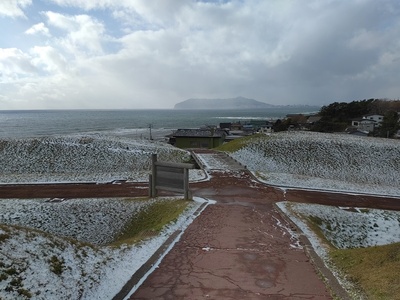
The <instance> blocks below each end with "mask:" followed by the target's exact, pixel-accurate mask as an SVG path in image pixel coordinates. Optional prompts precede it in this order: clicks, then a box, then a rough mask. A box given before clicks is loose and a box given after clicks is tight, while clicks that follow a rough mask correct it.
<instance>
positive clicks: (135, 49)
mask: <svg viewBox="0 0 400 300" xmlns="http://www.w3.org/2000/svg"><path fill="white" fill-rule="evenodd" d="M399 70H400V1H398V0H380V1H377V0H307V1H298V0H232V1H229V0H215V1H210V0H209V1H206V0H202V1H200V0H199V1H196V0H159V1H156V0H119V1H115V0H1V1H0V109H52V108H85V109H86V108H99V109H103V108H117V109H123V108H172V107H173V105H174V104H175V103H177V102H180V101H183V100H185V99H188V98H231V97H236V96H244V97H248V98H253V99H256V100H259V101H264V102H267V103H271V104H310V105H324V104H329V103H331V102H334V101H352V100H361V99H365V98H390V99H398V98H399V97H400V71H399Z"/></svg>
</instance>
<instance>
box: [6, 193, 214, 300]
mask: <svg viewBox="0 0 400 300" xmlns="http://www.w3.org/2000/svg"><path fill="white" fill-rule="evenodd" d="M102 200H104V201H102ZM109 200H110V199H91V200H88V203H87V204H85V203H84V202H85V200H74V201H71V200H66V201H60V202H52V203H50V202H45V201H44V200H40V199H34V200H15V199H14V200H7V199H5V200H0V202H1V203H2V208H1V209H2V213H4V214H5V215H6V217H5V220H8V222H10V223H11V224H14V225H0V261H1V265H0V273H1V275H2V276H4V275H5V276H6V278H5V279H4V278H3V280H1V281H0V298H2V299H16V298H21V297H22V295H23V294H24V293H29V294H30V295H31V296H32V297H33V298H34V299H111V298H112V297H113V296H114V295H115V294H116V293H118V292H119V291H120V289H121V288H122V286H123V285H124V284H125V282H127V280H128V279H129V278H130V277H131V276H132V274H134V273H135V272H136V270H138V269H139V268H140V267H141V266H142V265H143V264H144V263H145V262H146V261H147V260H148V259H149V258H150V257H151V255H152V254H153V253H154V251H155V250H156V249H158V248H159V247H160V246H161V245H162V244H163V243H164V242H165V241H166V240H167V238H168V237H169V236H170V235H171V234H172V233H173V232H175V231H177V230H182V231H183V230H184V229H185V228H186V227H187V226H188V225H189V224H190V223H191V222H192V221H193V219H194V218H195V217H196V215H194V213H195V212H196V211H197V209H198V208H199V207H200V205H201V204H202V202H201V201H204V200H201V199H199V198H196V199H195V201H193V202H191V204H190V205H189V207H188V208H187V209H186V211H185V212H184V213H183V214H182V215H181V216H180V217H179V218H178V220H177V221H175V222H172V223H171V224H169V225H168V226H166V227H165V228H164V229H163V230H162V231H161V233H160V234H159V235H158V236H157V237H154V238H150V239H148V240H145V241H143V242H141V243H140V244H137V245H133V246H127V245H123V246H121V247H107V246H93V245H89V244H87V243H82V242H78V241H75V240H71V239H65V238H61V237H58V236H55V235H53V234H51V233H46V232H45V231H44V230H46V231H48V232H52V231H54V230H55V231H56V232H57V234H61V235H62V234H64V233H65V235H69V230H71V229H70V228H62V227H65V226H68V225H67V224H64V225H62V226H57V225H56V224H57V221H60V222H61V223H62V222H64V221H65V222H67V219H68V216H69V215H71V216H74V217H73V218H74V220H73V221H72V222H71V223H74V222H77V223H78V224H80V225H79V227H80V228H82V229H83V231H85V232H86V233H85V235H84V238H86V239H88V240H97V237H94V235H98V234H100V233H99V230H98V228H96V227H98V226H100V227H101V225H99V224H101V223H102V222H107V224H108V225H110V226H112V227H113V226H114V225H113V223H114V222H118V217H117V216H116V214H118V213H120V214H122V215H124V214H128V213H127V212H126V211H129V210H130V211H131V212H134V211H136V210H137V209H143V207H144V206H145V205H139V208H132V207H130V206H134V205H133V202H132V203H130V204H128V203H124V204H121V203H123V202H125V200H124V199H119V200H118V199H113V201H114V202H115V203H114V204H115V206H116V207H117V208H115V209H114V208H112V202H111V201H109ZM70 201H71V202H70ZM96 201H98V202H97V203H96ZM156 201H158V200H156ZM159 201H168V199H163V200H159ZM118 202H120V203H118ZM4 203H5V204H4ZM12 203H14V204H15V207H14V208H13V207H12ZM210 203H211V202H210ZM136 204H138V203H136ZM101 205H105V206H106V208H105V209H104V210H103V209H102V208H101ZM52 206H53V207H52ZM91 206H94V208H90V207H91ZM80 208H83V209H82V211H81V212H79V211H78V210H79V209H80ZM18 210H20V211H19V212H18ZM29 211H34V214H32V213H31V214H30V216H29V214H28V213H27V212H29ZM88 211H90V212H91V213H93V214H96V216H91V217H89V214H88ZM108 213H109V214H111V215H112V216H113V219H112V220H111V219H108V217H107V214H108ZM49 214H50V215H49ZM63 214H65V215H63ZM52 218H53V219H54V220H52ZM96 218H98V219H99V220H100V221H97V220H96ZM124 218H125V217H123V219H124ZM55 220H57V221H55ZM63 220H64V221H63ZM70 221H71V220H70ZM85 221H86V223H85ZM2 222H4V219H3V221H2ZM24 222H27V223H29V225H30V226H36V227H37V228H40V229H41V230H43V231H37V230H32V229H27V228H26V227H25V226H26V225H25V224H24ZM15 224H18V226H16V225H15ZM19 225H22V226H24V227H21V226H19ZM73 226H74V225H73ZM53 227H59V228H56V229H54V228H53ZM102 228H103V229H104V228H105V227H102ZM78 231H79V229H76V230H75V229H72V230H71V232H75V233H76V234H77V233H78ZM110 234H112V233H110ZM91 235H93V236H91ZM100 240H101V239H100Z"/></svg>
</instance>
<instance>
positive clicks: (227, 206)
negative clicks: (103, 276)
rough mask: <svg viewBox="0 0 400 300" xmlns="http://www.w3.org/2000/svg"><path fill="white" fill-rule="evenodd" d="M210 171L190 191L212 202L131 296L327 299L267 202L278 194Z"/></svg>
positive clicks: (242, 176)
mask: <svg viewBox="0 0 400 300" xmlns="http://www.w3.org/2000/svg"><path fill="white" fill-rule="evenodd" d="M203 154H204V153H203ZM203 154H202V155H203ZM200 156H201V155H200ZM210 157H212V160H214V159H215V156H210ZM203 158H204V156H203ZM206 163H207V164H209V163H210V160H208V162H206ZM219 163H221V164H222V163H223V162H222V161H220V162H219ZM214 164H218V162H216V161H214ZM209 169H212V168H209ZM217 169H218V168H217ZM210 175H211V181H209V182H205V183H200V184H196V185H194V186H193V187H192V190H193V192H194V195H195V196H199V197H205V198H210V199H213V200H216V201H217V204H215V205H210V206H208V207H207V208H206V209H205V210H204V211H203V213H202V214H201V215H200V216H199V217H198V218H197V219H196V220H195V221H194V222H193V223H192V224H191V225H190V226H189V227H188V229H187V230H186V231H185V233H184V234H183V236H182V237H181V239H180V241H179V242H178V243H177V244H176V245H175V246H174V248H173V249H172V250H171V251H170V252H169V253H168V254H167V255H166V256H165V257H164V259H163V261H162V262H161V264H160V266H159V268H158V269H156V270H155V271H154V272H153V273H152V274H150V276H149V277H148V278H147V280H146V281H145V282H144V283H143V284H142V285H141V286H140V287H139V289H138V290H137V291H136V292H135V293H134V294H133V295H132V296H131V298H130V299H332V297H331V295H330V292H329V291H328V290H327V288H326V286H325V285H324V283H323V282H322V280H321V278H320V276H319V275H318V274H317V271H316V269H315V268H314V266H313V265H312V263H311V262H310V259H309V257H308V256H307V255H306V253H305V251H304V249H303V248H302V247H301V246H299V241H298V240H297V239H295V238H293V236H292V235H291V232H292V231H291V229H290V227H291V224H289V223H287V222H286V221H285V220H284V219H282V217H281V215H280V214H279V213H278V211H277V210H276V209H275V208H274V206H273V203H274V202H276V201H279V200H282V199H283V194H282V193H281V192H279V191H278V190H276V189H273V188H268V187H265V186H264V185H262V184H260V183H258V182H256V181H254V180H253V179H252V177H251V176H250V174H248V173H247V172H246V171H243V170H240V168H239V169H236V170H234V171H231V172H227V171H220V170H214V171H210Z"/></svg>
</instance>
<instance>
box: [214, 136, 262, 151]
mask: <svg viewBox="0 0 400 300" xmlns="http://www.w3.org/2000/svg"><path fill="white" fill-rule="evenodd" d="M268 138H270V137H268V136H266V135H265V134H254V135H250V136H245V137H242V138H238V139H235V140H232V141H230V142H228V143H225V144H223V145H221V146H219V147H217V148H215V149H216V150H219V151H226V152H235V151H238V150H240V149H241V148H243V147H245V146H247V145H248V144H249V143H251V142H253V141H257V140H260V139H268Z"/></svg>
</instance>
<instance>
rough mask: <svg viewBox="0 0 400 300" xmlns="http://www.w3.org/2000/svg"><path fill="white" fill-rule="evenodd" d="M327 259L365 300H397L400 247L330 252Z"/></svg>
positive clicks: (399, 244)
mask: <svg viewBox="0 0 400 300" xmlns="http://www.w3.org/2000/svg"><path fill="white" fill-rule="evenodd" d="M331 258H332V261H333V262H334V264H335V265H336V266H338V267H339V268H340V269H341V270H342V271H343V272H344V273H345V274H346V275H347V277H348V279H349V280H351V281H352V282H353V283H355V284H356V286H357V287H358V288H360V289H361V290H362V291H363V292H364V293H365V295H366V297H367V298H368V299H382V300H384V299H400V276H399V275H400V274H399V270H400V243H396V244H391V245H385V246H376V247H369V248H358V249H340V250H339V249H338V250H333V251H332V252H331Z"/></svg>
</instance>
